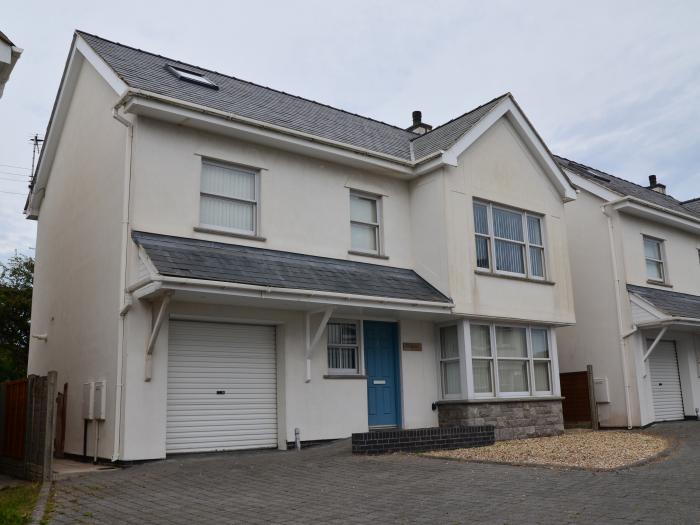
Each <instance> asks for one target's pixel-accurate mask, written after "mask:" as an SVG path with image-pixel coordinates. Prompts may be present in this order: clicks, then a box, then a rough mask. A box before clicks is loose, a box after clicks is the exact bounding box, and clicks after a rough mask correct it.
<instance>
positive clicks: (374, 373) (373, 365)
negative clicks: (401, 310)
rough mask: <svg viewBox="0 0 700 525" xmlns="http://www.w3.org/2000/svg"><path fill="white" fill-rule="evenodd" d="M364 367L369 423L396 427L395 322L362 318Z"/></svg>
mask: <svg viewBox="0 0 700 525" xmlns="http://www.w3.org/2000/svg"><path fill="white" fill-rule="evenodd" d="M362 326H363V331H364V345H365V370H366V372H367V405H368V407H367V408H368V413H369V426H370V427H379V426H398V425H399V422H400V410H399V406H400V399H399V337H398V326H397V324H396V323H383V322H379V321H365V322H364V323H363V325H362Z"/></svg>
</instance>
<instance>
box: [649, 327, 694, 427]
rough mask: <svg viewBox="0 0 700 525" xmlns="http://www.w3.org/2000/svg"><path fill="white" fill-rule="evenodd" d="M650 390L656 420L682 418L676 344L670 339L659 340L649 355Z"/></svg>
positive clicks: (681, 398)
mask: <svg viewBox="0 0 700 525" xmlns="http://www.w3.org/2000/svg"><path fill="white" fill-rule="evenodd" d="M649 372H650V374H651V392H652V395H653V397H654V413H655V415H656V417H655V420H656V421H675V420H678V419H683V418H684V417H685V416H684V414H683V397H682V395H681V380H680V377H679V375H678V357H677V356H676V346H675V344H674V343H673V342H671V341H661V342H659V344H658V345H657V347H656V348H655V349H654V350H653V351H652V353H651V355H650V356H649Z"/></svg>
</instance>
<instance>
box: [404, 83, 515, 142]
mask: <svg viewBox="0 0 700 525" xmlns="http://www.w3.org/2000/svg"><path fill="white" fill-rule="evenodd" d="M508 96H512V95H511V93H510V91H508V92H507V93H504V94H502V95H499V96H497V97H494V98H492V99H491V100H489V101H488V102H484V103H483V104H481V105H480V106H477V107H475V108H473V109H470V110H469V111H465V112H464V113H462V114H461V115H458V116H456V117H455V118H453V119H450V120H448V121H447V122H444V123H442V124H440V125H439V126H436V127H434V128H433V129H431V130H430V131H428V132H426V133H423V134H422V135H418V136H417V137H413V138H412V139H411V142H413V141H414V140H417V139H419V138H421V137H427V136H428V135H430V134H431V133H432V132H433V131H435V130H438V129H440V128H443V127H445V126H447V125H448V124H450V123H452V122H454V121H455V120H459V119H461V118H462V117H465V116H467V115H469V114H470V113H474V112H475V111H478V110H479V109H481V108H483V107H484V106H488V105H489V104H491V103H492V102H495V101H496V100H498V99H500V98H505V97H508ZM479 120H481V119H479Z"/></svg>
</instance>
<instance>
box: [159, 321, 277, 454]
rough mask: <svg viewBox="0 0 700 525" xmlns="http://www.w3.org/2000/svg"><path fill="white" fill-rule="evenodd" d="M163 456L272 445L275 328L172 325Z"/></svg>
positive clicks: (274, 431) (274, 441) (274, 432)
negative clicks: (164, 454) (164, 450)
mask: <svg viewBox="0 0 700 525" xmlns="http://www.w3.org/2000/svg"><path fill="white" fill-rule="evenodd" d="M169 346H170V348H169V352H168V413H167V433H166V440H165V445H166V451H167V453H177V452H205V451H212V450H236V449H245V448H264V447H276V446H277V370H276V363H275V328H274V327H271V326H261V325H244V324H224V323H204V322H193V321H171V322H170V338H169Z"/></svg>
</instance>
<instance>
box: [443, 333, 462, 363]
mask: <svg viewBox="0 0 700 525" xmlns="http://www.w3.org/2000/svg"><path fill="white" fill-rule="evenodd" d="M440 355H441V356H442V358H443V359H449V358H452V357H459V343H458V342H457V327H456V326H444V327H442V328H440Z"/></svg>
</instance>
